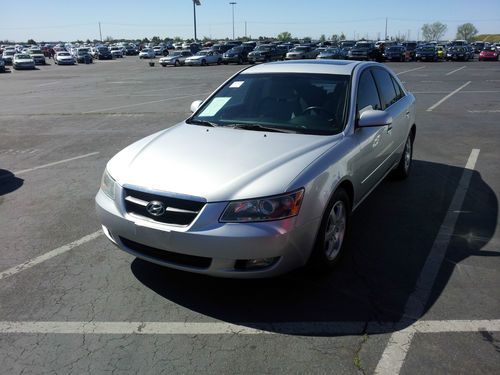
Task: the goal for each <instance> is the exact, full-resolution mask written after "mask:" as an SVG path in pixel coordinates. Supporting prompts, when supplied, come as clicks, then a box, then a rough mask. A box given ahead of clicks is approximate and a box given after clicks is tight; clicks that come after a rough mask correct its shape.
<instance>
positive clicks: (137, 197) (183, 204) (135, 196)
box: [124, 189, 205, 226]
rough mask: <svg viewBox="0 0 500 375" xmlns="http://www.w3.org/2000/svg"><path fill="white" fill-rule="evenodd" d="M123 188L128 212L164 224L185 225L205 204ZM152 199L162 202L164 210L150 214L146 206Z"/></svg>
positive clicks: (191, 220) (190, 221)
mask: <svg viewBox="0 0 500 375" xmlns="http://www.w3.org/2000/svg"><path fill="white" fill-rule="evenodd" d="M124 190H125V209H126V210H127V212H128V213H129V214H133V215H137V216H141V217H144V218H147V219H149V220H154V221H157V222H160V223H165V224H171V225H179V226H187V225H189V224H191V223H192V222H193V220H194V219H195V218H196V216H197V215H198V213H199V212H200V210H201V209H202V208H203V206H205V203H204V202H198V201H193V200H188V199H180V198H173V197H168V196H165V195H159V194H151V193H145V192H142V191H137V190H132V189H124ZM152 201H158V202H161V203H163V205H164V207H165V212H164V213H163V214H161V215H160V216H153V215H151V214H150V213H149V212H148V210H147V208H146V207H147V205H148V204H149V202H152Z"/></svg>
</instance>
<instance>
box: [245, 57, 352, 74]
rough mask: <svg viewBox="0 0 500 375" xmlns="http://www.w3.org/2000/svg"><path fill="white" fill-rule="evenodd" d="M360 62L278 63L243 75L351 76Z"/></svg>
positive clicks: (253, 69) (265, 65) (261, 66)
mask: <svg viewBox="0 0 500 375" xmlns="http://www.w3.org/2000/svg"><path fill="white" fill-rule="evenodd" d="M360 63H361V62H359V61H352V60H332V61H326V60H310V61H300V60H292V61H278V62H272V63H267V64H261V65H254V66H252V67H250V68H248V69H246V70H245V71H244V72H242V73H243V74H259V73H315V74H341V75H351V74H352V72H353V70H354V68H355V67H356V66H357V65H359V64H360Z"/></svg>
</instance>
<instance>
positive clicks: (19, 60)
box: [14, 59, 33, 63]
mask: <svg viewBox="0 0 500 375" xmlns="http://www.w3.org/2000/svg"><path fill="white" fill-rule="evenodd" d="M14 61H15V62H16V63H29V62H33V59H15V60H14Z"/></svg>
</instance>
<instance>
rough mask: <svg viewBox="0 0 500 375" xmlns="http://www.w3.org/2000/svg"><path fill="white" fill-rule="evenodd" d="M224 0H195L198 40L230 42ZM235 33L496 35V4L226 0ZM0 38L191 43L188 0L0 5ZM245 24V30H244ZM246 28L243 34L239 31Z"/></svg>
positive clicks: (1, 0)
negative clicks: (431, 28) (441, 28)
mask: <svg viewBox="0 0 500 375" xmlns="http://www.w3.org/2000/svg"><path fill="white" fill-rule="evenodd" d="M229 1H230V0H227V1H224V0H201V6H197V7H196V16H197V36H198V39H201V38H203V37H204V36H206V37H209V38H213V39H223V38H226V37H229V38H231V37H232V6H231V5H230V4H229ZM231 1H236V2H237V4H236V5H234V28H235V36H236V37H238V36H245V35H247V36H249V37H252V38H258V37H259V36H276V35H277V34H279V33H280V32H282V31H288V32H290V33H291V34H292V36H294V37H298V38H303V37H306V36H308V37H311V38H313V39H318V38H319V37H320V36H321V35H322V34H325V35H326V36H327V38H328V37H331V36H332V35H333V34H339V35H340V34H341V33H344V34H345V35H346V37H347V38H348V39H353V38H356V39H358V38H363V37H364V38H368V39H379V37H382V38H383V35H384V30H385V22H386V18H387V20H388V21H387V32H388V35H390V36H397V35H398V34H399V35H405V36H408V35H409V39H413V40H415V39H417V38H418V36H420V35H421V31H420V29H421V27H422V25H423V24H424V23H432V22H434V21H441V22H443V23H445V24H446V25H447V26H448V31H447V33H446V35H445V39H454V38H455V34H456V29H457V26H458V25H460V24H462V23H465V22H471V23H473V24H474V25H475V26H476V28H477V29H478V30H479V33H481V34H483V33H494V34H500V0H476V1H470V0H467V1H464V0H433V1H428V0H421V1H418V2H417V1H402V0H386V1H379V0H372V1H358V0H347V1H346V0H342V1H338V0H306V1H303V0H297V1H295V0H288V1H285V0H231ZM0 19H1V22H0V40H10V41H18V42H23V41H24V42H25V41H27V40H28V39H30V38H32V39H34V40H35V41H37V42H40V41H59V40H61V41H74V40H78V39H82V40H86V39H87V38H88V39H91V40H92V39H99V26H98V23H99V22H101V29H102V37H103V38H106V37H112V38H116V39H121V38H124V39H137V38H140V39H142V38H144V37H148V38H151V37H153V36H159V37H161V38H165V37H170V38H173V37H176V36H179V37H181V38H192V37H193V35H194V31H193V2H192V0H162V1H160V0H146V1H142V2H141V1H137V0H136V1H132V0H121V1H116V0H100V1H98V0H84V1H82V0H45V1H39V0H24V1H7V0H0ZM245 24H246V30H245ZM245 31H246V34H245Z"/></svg>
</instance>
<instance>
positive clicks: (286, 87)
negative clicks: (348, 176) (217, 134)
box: [188, 73, 350, 135]
mask: <svg viewBox="0 0 500 375" xmlns="http://www.w3.org/2000/svg"><path fill="white" fill-rule="evenodd" d="M349 78H350V77H349V76H348V75H333V74H297V73H262V74H240V75H238V76H236V77H235V78H233V79H232V80H231V81H230V82H228V83H227V84H226V85H225V86H224V87H223V88H222V89H220V90H219V91H218V92H217V93H216V95H215V96H214V97H212V98H211V99H210V100H209V101H208V102H207V103H205V104H204V105H203V107H201V108H200V109H199V110H198V111H197V113H196V115H195V116H193V117H192V118H191V119H190V120H189V121H188V123H193V124H200V125H207V124H208V125H212V126H228V127H241V128H246V129H249V128H252V129H255V130H270V131H283V132H294V133H304V134H318V135H332V134H337V133H340V132H341V131H342V130H343V128H344V123H345V114H346V112H347V111H346V101H347V95H346V94H347V92H348V85H349V81H350V79H349Z"/></svg>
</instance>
